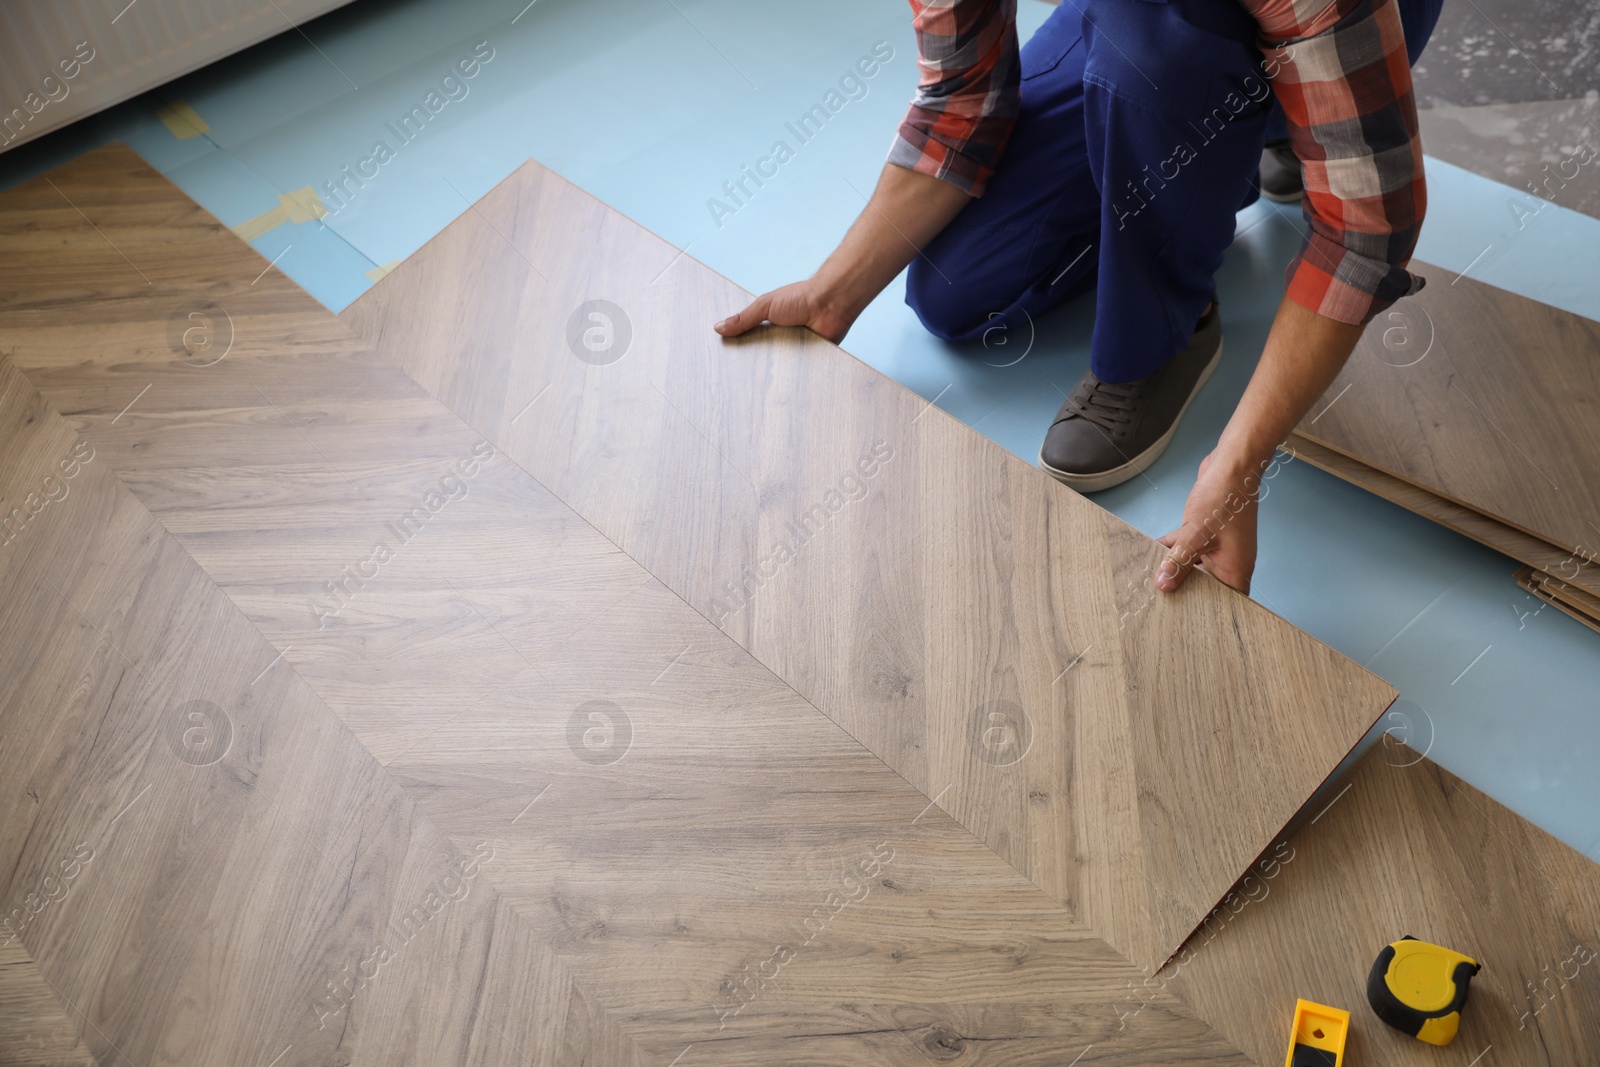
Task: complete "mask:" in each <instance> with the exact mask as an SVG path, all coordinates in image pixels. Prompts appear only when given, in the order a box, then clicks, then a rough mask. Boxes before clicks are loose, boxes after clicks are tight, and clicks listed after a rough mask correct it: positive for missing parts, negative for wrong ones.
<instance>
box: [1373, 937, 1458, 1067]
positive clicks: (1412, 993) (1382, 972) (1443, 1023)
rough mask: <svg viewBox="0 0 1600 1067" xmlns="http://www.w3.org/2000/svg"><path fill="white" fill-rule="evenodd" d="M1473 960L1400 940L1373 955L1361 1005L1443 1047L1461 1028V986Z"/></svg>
mask: <svg viewBox="0 0 1600 1067" xmlns="http://www.w3.org/2000/svg"><path fill="white" fill-rule="evenodd" d="M1479 969H1480V968H1479V966H1478V961H1477V960H1475V959H1473V958H1472V957H1470V956H1463V955H1462V954H1461V953H1459V952H1456V951H1454V950H1453V949H1448V948H1445V947H1443V946H1441V945H1431V944H1429V943H1428V942H1426V941H1418V940H1417V939H1416V938H1414V937H1409V936H1408V937H1403V938H1401V939H1400V940H1399V941H1396V942H1394V943H1393V944H1392V945H1389V946H1388V947H1386V948H1385V949H1384V950H1383V951H1382V952H1380V953H1378V958H1377V960H1375V961H1374V962H1373V964H1372V973H1370V974H1369V975H1367V1002H1368V1003H1369V1004H1371V1005H1372V1010H1373V1011H1374V1012H1376V1013H1377V1015H1378V1018H1380V1019H1382V1020H1383V1021H1384V1022H1386V1023H1388V1024H1389V1025H1390V1026H1392V1027H1394V1028H1395V1029H1396V1030H1399V1031H1400V1032H1401V1033H1405V1034H1410V1035H1411V1036H1412V1037H1414V1038H1416V1039H1417V1040H1419V1041H1426V1042H1427V1043H1428V1044H1430V1045H1448V1044H1449V1043H1450V1042H1451V1041H1453V1040H1454V1039H1455V1036H1456V1030H1457V1028H1459V1027H1460V1025H1461V1009H1462V1008H1464V1007H1466V1004H1467V983H1469V982H1470V981H1471V980H1472V976H1473V975H1475V974H1477V973H1478V971H1479Z"/></svg>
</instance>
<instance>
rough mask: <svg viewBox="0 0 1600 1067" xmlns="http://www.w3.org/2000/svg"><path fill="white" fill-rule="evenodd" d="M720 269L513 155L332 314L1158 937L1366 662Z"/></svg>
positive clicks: (1034, 856)
mask: <svg viewBox="0 0 1600 1067" xmlns="http://www.w3.org/2000/svg"><path fill="white" fill-rule="evenodd" d="M747 295H748V294H746V293H744V292H743V291H742V290H740V289H739V288H738V287H737V286H735V285H733V284H732V283H730V282H728V281H727V280H726V279H723V278H721V277H719V276H717V275H715V274H714V273H712V272H711V271H709V270H707V269H706V268H704V267H703V266H701V265H700V264H698V263H696V262H695V261H694V260H693V259H692V258H690V257H689V256H687V255H684V254H682V253H681V252H680V251H679V250H677V249H675V248H673V247H671V246H670V245H667V244H666V243H665V242H662V241H660V240H659V239H657V238H655V237H654V236H652V235H651V234H649V233H647V232H645V231H644V230H642V229H641V228H639V227H638V226H636V225H635V224H633V223H631V222H630V221H628V220H627V219H625V218H623V217H622V216H620V215H618V214H617V213H616V212H614V211H612V210H610V209H609V208H607V207H606V206H605V205H603V204H601V203H599V202H598V201H596V200H594V199H593V198H592V197H590V196H588V195H587V194H585V193H584V192H582V191H581V190H579V189H577V188H576V187H574V186H572V185H570V184H568V183H567V182H565V181H564V180H562V179H561V178H559V177H557V176H556V175H554V174H552V173H551V172H549V171H547V170H545V169H544V168H542V167H540V166H538V165H537V164H532V163H530V164H527V165H525V166H524V167H522V168H521V169H520V170H518V171H517V172H516V173H515V174H514V175H513V176H512V177H510V178H509V179H507V180H506V181H505V182H503V183H502V184H501V185H500V186H498V187H497V188H495V189H494V190H492V191H491V192H490V193H489V194H488V195H487V196H485V197H484V198H483V200H482V201H481V202H480V203H478V204H477V205H475V206H474V208H473V210H471V211H469V212H467V213H465V214H463V215H462V217H461V218H460V219H458V220H457V221H456V222H455V223H453V224H452V225H451V226H449V227H447V228H446V229H445V231H444V232H443V233H441V234H440V235H439V236H437V237H436V238H434V240H433V241H431V242H430V243H429V244H428V245H427V246H426V247H424V248H423V249H422V250H421V251H420V252H418V253H417V254H416V255H415V256H413V257H412V258H411V259H410V260H408V261H407V262H406V263H405V264H403V265H402V266H401V267H400V268H398V269H397V270H396V271H395V272H394V273H392V274H390V275H389V276H388V277H386V278H385V279H384V280H383V281H382V282H381V283H379V284H378V285H377V286H375V287H374V288H373V289H372V290H370V291H369V292H368V293H367V294H365V295H364V296H363V297H362V298H361V299H359V300H358V301H357V302H356V303H355V304H353V305H352V306H351V307H350V308H348V309H347V310H346V311H345V312H344V313H343V315H342V317H343V318H344V319H345V320H346V321H347V322H349V323H350V324H351V325H352V326H353V327H354V328H355V330H356V332H357V333H358V334H359V335H361V336H362V337H363V338H364V339H366V340H367V341H368V342H369V343H371V344H372V345H373V347H374V348H375V349H377V350H378V351H379V352H381V353H382V354H383V355H384V356H386V357H388V358H392V359H394V360H395V361H396V362H397V364H398V365H399V366H400V367H402V368H404V370H405V371H406V373H407V374H408V375H410V376H411V377H412V378H414V379H415V380H416V381H417V382H419V383H420V384H421V385H422V386H423V387H424V388H426V389H428V390H429V391H430V392H431V393H433V394H434V395H436V396H438V397H439V398H440V399H441V400H443V401H444V402H445V403H446V404H447V405H449V406H450V408H451V409H452V410H454V411H455V412H456V413H457V414H459V415H460V416H461V417H462V419H464V420H465V421H466V422H467V423H468V424H469V425H471V426H472V427H473V428H474V429H475V430H477V431H478V432H479V433H482V434H483V435H484V436H485V437H486V438H487V439H488V440H490V441H492V442H494V444H495V445H496V447H497V448H500V449H501V450H503V451H504V452H505V453H506V454H507V455H508V456H510V457H511V458H512V459H514V460H515V461H517V462H518V463H520V464H521V465H522V466H523V467H525V468H526V469H527V470H528V472H529V473H530V474H532V475H533V476H534V477H535V478H537V479H538V480H539V481H540V482H541V483H542V484H544V485H546V486H548V487H549V488H550V490H551V491H552V492H553V493H554V494H555V495H556V496H557V497H558V498H559V499H561V500H562V501H563V502H564V503H566V504H567V505H568V506H570V507H571V508H572V509H573V511H575V512H576V513H577V514H578V515H579V516H581V517H582V518H583V519H585V520H586V521H588V522H589V523H591V524H592V525H594V526H595V527H596V528H597V529H598V530H600V531H601V533H603V534H604V535H605V536H606V537H607V538H609V539H610V540H611V541H612V542H614V543H615V544H617V545H618V546H619V547H621V548H622V549H623V550H624V551H625V552H627V553H628V554H630V555H631V556H632V557H633V558H635V559H637V560H638V561H639V562H640V563H641V564H642V565H643V566H644V567H645V568H646V569H647V570H648V571H650V573H651V574H652V575H654V576H655V577H656V578H657V579H659V580H660V581H661V582H662V583H663V584H665V585H666V586H667V587H668V588H670V589H671V590H673V591H674V592H675V593H677V594H678V595H679V596H681V597H682V598H683V599H684V600H685V601H686V602H688V603H689V604H690V605H691V606H693V607H694V608H695V609H696V610H697V611H699V612H700V613H701V614H702V615H703V616H705V617H706V618H707V619H708V620H710V621H711V622H713V623H714V624H716V625H718V626H719V627H720V628H721V629H723V630H724V631H725V632H727V633H728V634H730V635H731V636H732V637H733V638H734V639H735V640H736V641H738V642H739V643H740V644H741V645H742V646H743V647H745V648H746V649H748V650H749V651H750V652H751V653H752V654H753V655H754V656H755V657H756V659H758V660H759V661H760V662H761V663H763V664H764V665H766V666H767V667H769V668H770V669H771V670H773V672H774V673H776V674H777V675H778V676H779V677H781V678H783V679H784V680H785V681H786V682H788V683H789V684H790V685H792V686H793V687H794V688H795V690H796V691H797V692H798V693H799V694H800V695H801V696H803V697H805V698H806V699H807V700H809V701H810V702H811V703H812V704H814V705H815V706H816V707H818V708H819V709H820V710H821V711H822V712H823V713H825V714H826V715H828V716H829V717H831V718H832V719H834V721H836V722H838V723H839V724H840V725H841V726H843V727H844V728H845V729H846V730H847V731H848V732H849V733H850V735H851V736H852V737H854V738H856V739H857V740H859V741H860V742H861V743H862V744H864V745H865V746H866V747H867V748H869V749H871V750H872V751H873V752H874V753H876V754H877V755H878V756H879V757H880V758H882V759H883V760H884V761H885V762H887V763H888V764H889V765H890V766H891V767H893V768H894V769H895V770H896V771H898V772H899V773H900V774H901V775H903V776H904V777H905V778H906V779H907V780H908V781H910V782H911V783H912V784H913V785H915V786H916V787H917V788H918V789H920V790H921V791H922V792H923V793H924V794H925V795H926V796H927V797H929V798H930V799H931V800H934V801H936V802H937V803H938V804H939V805H940V806H941V807H943V808H944V809H945V810H946V811H948V812H950V813H951V814H952V815H953V816H955V818H956V819H957V820H958V821H959V822H960V823H961V824H962V825H963V826H966V827H967V828H968V829H970V830H971V831H972V832H973V833H974V834H976V835H977V836H978V837H979V838H980V839H981V840H982V841H984V843H985V844H987V845H989V846H990V847H991V848H992V849H994V850H995V851H996V852H997V853H998V854H999V855H1001V856H1003V857H1004V858H1005V859H1006V860H1008V861H1009V862H1010V863H1012V864H1013V865H1014V866H1016V867H1017V869H1018V870H1020V871H1022V872H1023V873H1024V874H1026V875H1027V876H1028V877H1029V878H1030V879H1031V880H1032V881H1033V882H1034V883H1035V884H1036V885H1038V886H1040V887H1041V888H1043V889H1044V890H1045V891H1046V892H1048V893H1049V894H1050V895H1051V896H1052V897H1054V898H1055V899H1056V900H1057V901H1059V902H1061V903H1063V904H1065V905H1066V906H1068V907H1069V908H1071V909H1072V911H1073V913H1074V914H1076V915H1078V916H1079V917H1080V918H1081V919H1083V920H1084V921H1085V922H1087V923H1089V924H1090V925H1091V926H1092V927H1093V928H1094V929H1096V930H1098V931H1100V932H1102V933H1103V934H1104V936H1105V937H1106V938H1107V939H1108V940H1109V941H1110V942H1111V943H1112V944H1113V945H1115V946H1117V947H1118V948H1119V949H1120V950H1122V951H1123V952H1125V953H1127V954H1128V955H1129V956H1130V957H1131V958H1132V959H1134V960H1135V961H1136V962H1138V963H1140V964H1142V965H1145V966H1150V967H1154V966H1159V965H1160V963H1161V962H1162V961H1164V960H1165V959H1166V958H1167V957H1168V956H1169V955H1170V954H1171V953H1172V952H1173V951H1174V950H1175V949H1176V948H1177V946H1178V945H1179V944H1180V943H1181V942H1182V941H1183V939H1184V938H1185V937H1186V936H1187V935H1188V934H1189V933H1190V931H1191V930H1193V929H1194V926H1195V924H1196V923H1197V922H1198V921H1199V919H1200V917H1201V916H1203V915H1204V914H1206V912H1207V911H1209V909H1210V908H1211V907H1212V905H1213V904H1214V903H1215V902H1216V900H1217V899H1219V898H1220V896H1221V895H1222V893H1223V892H1225V891H1226V889H1227V887H1228V886H1229V885H1231V884H1232V883H1233V881H1234V880H1235V879H1236V878H1237V877H1238V876H1239V874H1240V872H1241V871H1243V870H1245V869H1246V868H1247V867H1248V866H1249V864H1250V862H1251V861H1252V860H1253V859H1254V858H1255V857H1256V856H1257V855H1258V854H1260V853H1261V852H1262V851H1263V850H1264V849H1266V848H1267V847H1268V846H1269V845H1270V844H1271V843H1272V841H1273V840H1274V837H1275V835H1276V834H1277V832H1278V831H1279V830H1280V828H1282V827H1283V825H1284V824H1285V823H1286V822H1287V821H1288V820H1289V818H1290V817H1291V816H1292V815H1293V813H1294V811H1295V810H1296V809H1297V808H1298V807H1299V805H1300V804H1301V803H1302V802H1303V801H1304V800H1305V798H1306V797H1308V796H1310V795H1311V793H1312V791H1313V790H1314V789H1315V788H1316V786H1317V785H1318V784H1320V783H1321V781H1322V780H1323V778H1324V776H1325V775H1326V774H1327V773H1328V772H1329V770H1330V769H1331V768H1332V767H1333V766H1334V765H1335V764H1336V763H1337V762H1338V760H1339V759H1340V758H1342V756H1343V755H1344V754H1345V753H1347V752H1348V751H1349V750H1350V748H1351V747H1352V746H1353V745H1354V744H1355V742H1356V741H1357V740H1358V739H1359V737H1360V736H1361V735H1362V734H1363V733H1364V732H1365V730H1366V729H1367V727H1369V726H1370V725H1371V724H1372V722H1373V721H1374V720H1375V717H1376V714H1377V713H1379V712H1381V710H1382V709H1383V708H1384V707H1386V706H1387V705H1388V703H1389V702H1390V701H1391V700H1392V698H1393V691H1392V690H1391V689H1390V688H1389V687H1388V686H1387V685H1385V684H1384V683H1382V682H1381V681H1379V680H1378V679H1376V678H1374V677H1372V676H1371V675H1369V674H1367V673H1366V672H1364V671H1362V670H1361V669H1360V668H1358V667H1357V666H1355V665H1354V664H1352V663H1350V662H1349V661H1347V660H1345V659H1344V658H1343V657H1341V656H1339V655H1338V654H1337V653H1334V652H1332V651H1331V650H1329V649H1327V648H1326V647H1324V646H1321V645H1319V644H1318V643H1316V642H1315V641H1313V640H1311V639H1310V638H1309V637H1307V636H1306V635H1305V634H1303V633H1301V632H1299V631H1297V630H1295V629H1294V628H1293V627H1291V626H1288V625H1287V624H1285V623H1284V622H1283V621H1282V620H1281V619H1279V618H1277V617H1276V616H1274V615H1272V614H1271V613H1270V612H1267V611H1266V610H1264V609H1262V608H1260V607H1258V606H1257V605H1255V604H1254V603H1252V602H1251V601H1249V600H1248V599H1247V598H1244V597H1241V596H1238V595H1236V594H1234V593H1233V592H1231V591H1230V590H1227V589H1226V588H1224V587H1222V586H1221V585H1220V584H1218V583H1216V582H1214V581H1211V580H1209V579H1203V580H1202V581H1201V582H1200V583H1198V584H1196V585H1195V586H1194V587H1193V588H1192V589H1188V588H1186V590H1185V592H1184V594H1183V595H1182V596H1180V597H1162V596H1158V595H1157V594H1156V593H1155V591H1154V589H1153V587H1152V586H1151V583H1150V575H1151V573H1152V571H1153V568H1154V567H1155V565H1156V564H1157V562H1158V560H1159V556H1160V552H1161V550H1160V548H1159V547H1158V546H1157V545H1156V544H1155V543H1154V542H1153V541H1151V540H1149V539H1148V538H1146V537H1144V536H1143V535H1142V534H1140V533H1138V532H1137V531H1136V530H1134V529H1132V528H1131V527H1129V526H1127V525H1125V524H1123V523H1122V522H1120V521H1119V520H1117V519H1115V518H1114V517H1112V516H1111V515H1109V514H1107V513H1106V512H1105V511H1103V510H1102V509H1100V508H1098V507H1096V506H1095V505H1093V504H1091V503H1089V502H1088V501H1086V500H1085V499H1084V498H1082V497H1080V496H1078V495H1076V494H1074V493H1071V492H1070V491H1068V490H1065V489H1064V488H1062V487H1060V486H1058V485H1056V484H1055V483H1053V482H1052V481H1051V480H1050V479H1048V478H1047V477H1045V476H1044V475H1043V474H1042V473H1041V472H1039V471H1038V470H1036V469H1034V468H1033V467H1031V466H1029V465H1028V464H1025V463H1023V462H1021V461H1019V460H1017V459H1016V458H1015V457H1013V456H1011V455H1010V454H1009V453H1007V452H1005V450H1003V449H1001V448H1000V447H999V446H997V445H995V444H993V443H992V442H990V441H988V440H986V439H985V438H983V437H981V436H980V435H978V434H976V433H974V432H973V431H971V430H969V429H968V428H966V427H964V426H962V425H961V424H959V423H958V422H956V421H955V420H953V419H951V418H949V417H948V416H947V415H945V414H944V413H943V412H942V411H939V410H937V409H935V408H934V407H933V406H932V405H930V404H928V403H927V402H926V401H924V400H922V399H921V398H919V397H917V396H915V395H913V394H911V393H909V392H907V391H906V390H904V389H902V388H901V387H900V386H898V385H896V384H895V383H893V382H891V381H889V380H888V379H886V378H884V377H883V376H882V375H880V374H878V373H877V372H876V371H873V370H872V369H871V368H869V367H867V366H866V365H864V364H862V363H861V362H860V361H858V360H856V359H854V358H853V357H851V356H849V355H848V354H846V353H844V352H842V351H840V350H839V349H838V348H837V347H835V346H833V345H831V344H828V343H827V342H825V341H822V340H820V339H819V338H817V337H815V336H814V335H811V334H808V333H806V332H804V331H800V330H783V329H769V330H764V331H762V332H760V333H758V334H757V335H755V336H753V337H750V338H748V339H746V340H743V341H740V342H736V343H728V342H724V341H722V340H720V339H719V338H718V337H717V336H716V335H715V334H714V333H712V332H711V330H710V324H711V322H712V321H714V320H715V319H717V318H719V317H721V316H722V315H724V314H726V313H728V312H729V311H731V310H733V309H735V308H736V307H738V306H740V305H741V304H742V303H743V302H744V301H745V300H746V299H747ZM596 301H600V302H604V303H595V302H596ZM595 314H603V315H604V316H606V317H605V318H604V319H597V318H594V317H592V316H594V315H595ZM608 329H609V330H610V331H611V332H610V334H609V336H608V335H607V330H608ZM586 342H587V343H588V344H590V345H593V346H596V350H591V349H590V348H588V347H585V343H586ZM1263 753H1271V756H1270V757H1269V758H1263V755H1262V754H1263Z"/></svg>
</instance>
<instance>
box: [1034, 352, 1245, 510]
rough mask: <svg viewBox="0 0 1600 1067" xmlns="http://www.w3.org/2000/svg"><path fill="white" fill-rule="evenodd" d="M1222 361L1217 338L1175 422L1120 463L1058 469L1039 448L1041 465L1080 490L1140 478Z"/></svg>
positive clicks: (1062, 480)
mask: <svg viewBox="0 0 1600 1067" xmlns="http://www.w3.org/2000/svg"><path fill="white" fill-rule="evenodd" d="M1221 361H1222V342H1221V341H1218V342H1217V350H1216V352H1215V353H1214V354H1213V355H1212V356H1211V362H1209V363H1207V364H1206V369H1205V370H1203V371H1201V372H1200V378H1199V380H1197V381H1196V382H1195V383H1194V388H1193V389H1191V390H1190V391H1189V399H1187V400H1185V401H1184V402H1183V407H1181V408H1179V409H1178V417H1177V418H1175V419H1173V420H1172V425H1171V426H1168V427H1167V432H1166V433H1164V434H1162V435H1161V436H1160V437H1158V438H1156V441H1155V443H1154V444H1152V445H1151V446H1150V447H1149V448H1147V449H1145V450H1144V451H1143V452H1140V453H1139V454H1138V455H1137V456H1134V457H1133V458H1132V459H1130V460H1129V461H1128V462H1126V463H1124V464H1122V465H1121V466H1120V467H1112V468H1111V469H1110V470H1108V471H1100V472H1099V473H1097V474H1073V473H1072V472H1071V471H1064V470H1057V469H1056V468H1055V467H1052V466H1050V464H1048V463H1046V462H1045V461H1044V450H1043V449H1042V448H1041V449H1040V450H1039V469H1040V470H1042V471H1044V472H1045V473H1046V474H1048V475H1050V477H1052V478H1054V479H1055V480H1056V481H1058V482H1060V483H1061V484H1063V485H1066V486H1070V487H1071V488H1073V489H1076V490H1077V491H1078V492H1080V493H1097V492H1099V491H1100V490H1102V489H1110V488H1111V487H1112V486H1114V485H1121V484H1122V483H1123V482H1126V481H1129V480H1131V479H1133V478H1137V477H1138V476H1139V475H1141V474H1143V473H1144V472H1145V471H1147V470H1149V469H1150V467H1151V466H1152V465H1153V464H1154V463H1155V461H1156V460H1158V459H1160V458H1161V453H1163V452H1165V451H1166V450H1167V446H1168V445H1170V444H1171V443H1172V435H1173V434H1175V433H1177V432H1178V424H1179V423H1181V422H1183V417H1184V415H1186V414H1188V412H1189V405H1190V404H1193V403H1194V398H1195V397H1197V396H1199V395H1200V390H1202V389H1204V388H1205V385H1206V382H1208V381H1210V380H1211V375H1212V373H1213V372H1215V371H1216V369H1217V364H1218V363H1220V362H1221Z"/></svg>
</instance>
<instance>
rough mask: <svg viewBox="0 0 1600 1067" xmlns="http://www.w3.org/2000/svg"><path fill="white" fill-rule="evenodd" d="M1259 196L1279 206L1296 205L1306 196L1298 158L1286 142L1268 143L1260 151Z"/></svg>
mask: <svg viewBox="0 0 1600 1067" xmlns="http://www.w3.org/2000/svg"><path fill="white" fill-rule="evenodd" d="M1257 177H1258V178H1259V179H1260V180H1261V195H1262V196H1264V197H1266V198H1267V199H1268V200H1273V201H1276V202H1277V203H1280V204H1296V203H1299V202H1300V198H1301V197H1303V196H1305V195H1306V187H1305V181H1304V179H1303V178H1302V177H1301V174H1300V157H1299V156H1296V155H1295V154H1294V149H1293V148H1292V147H1290V145H1289V142H1288V141H1268V142H1267V146H1266V148H1264V149H1262V151H1261V169H1260V170H1259V171H1257Z"/></svg>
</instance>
